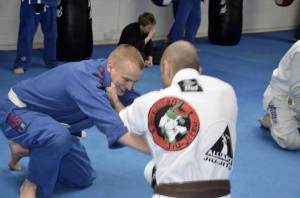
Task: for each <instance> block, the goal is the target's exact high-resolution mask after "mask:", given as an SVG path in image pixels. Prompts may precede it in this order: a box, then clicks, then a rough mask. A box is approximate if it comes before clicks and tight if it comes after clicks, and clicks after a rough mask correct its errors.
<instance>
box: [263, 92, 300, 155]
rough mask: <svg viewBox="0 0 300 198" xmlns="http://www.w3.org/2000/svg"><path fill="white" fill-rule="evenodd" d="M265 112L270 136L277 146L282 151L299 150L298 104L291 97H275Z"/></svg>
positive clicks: (299, 114)
mask: <svg viewBox="0 0 300 198" xmlns="http://www.w3.org/2000/svg"><path fill="white" fill-rule="evenodd" d="M267 111H268V113H269V114H270V118H271V124H272V127H271V135H272V137H273V139H274V140H275V141H276V142H277V144H278V145H279V146H280V147H282V148H284V149H289V150H296V149H299V148H300V134H299V131H298V125H299V118H300V104H296V103H295V101H294V99H293V98H291V97H286V96H284V97H280V96H279V97H278V96H276V97H275V98H273V99H272V100H271V102H270V103H269V106H268V109H267Z"/></svg>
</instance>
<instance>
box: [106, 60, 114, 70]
mask: <svg viewBox="0 0 300 198" xmlns="http://www.w3.org/2000/svg"><path fill="white" fill-rule="evenodd" d="M113 65H114V64H113V62H112V61H111V60H109V61H108V62H107V70H108V71H109V72H111V70H112V68H113Z"/></svg>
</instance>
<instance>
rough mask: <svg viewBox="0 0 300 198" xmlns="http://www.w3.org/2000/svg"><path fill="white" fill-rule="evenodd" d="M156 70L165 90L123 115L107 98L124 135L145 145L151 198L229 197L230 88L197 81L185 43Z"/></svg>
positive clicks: (192, 52)
mask: <svg viewBox="0 0 300 198" xmlns="http://www.w3.org/2000/svg"><path fill="white" fill-rule="evenodd" d="M160 65H161V76H162V81H163V83H164V85H165V87H166V88H165V89H161V90H159V91H153V92H150V93H148V94H145V95H142V96H140V97H138V98H137V99H135V101H134V102H133V103H132V104H131V105H129V106H127V107H126V108H125V109H123V107H122V106H121V104H120V102H118V97H117V94H116V92H115V93H114V92H113V91H110V92H109V93H108V94H109V96H110V98H111V101H112V104H113V106H114V107H117V108H116V109H117V111H119V112H120V113H119V115H120V117H121V119H122V120H123V122H124V124H125V126H127V127H128V129H129V132H130V133H133V134H136V135H141V136H144V137H145V138H146V139H147V141H148V144H149V147H150V148H151V151H152V154H153V158H154V159H153V161H152V162H153V163H152V162H150V163H149V165H148V166H147V167H146V169H145V176H146V178H147V180H148V181H150V183H152V184H153V186H154V193H155V195H154V196H153V197H155V198H158V197H160V198H162V197H230V177H231V172H232V168H233V159H234V154H235V143H236V119H237V110H238V107H237V100H236V95H235V92H234V90H233V88H232V87H231V86H230V85H229V84H228V83H226V82H224V81H221V80H219V79H217V78H214V77H209V76H205V75H200V74H201V68H199V67H200V66H199V57H198V52H197V49H196V48H195V47H194V46H193V45H192V44H190V43H189V42H186V41H177V42H174V43H173V44H171V45H170V46H168V47H167V48H166V50H165V51H164V53H163V56H162V58H161V63H160ZM113 87H114V86H111V88H113ZM153 165H155V166H156V173H155V175H156V182H155V180H153V181H151V175H153V171H154V170H153Z"/></svg>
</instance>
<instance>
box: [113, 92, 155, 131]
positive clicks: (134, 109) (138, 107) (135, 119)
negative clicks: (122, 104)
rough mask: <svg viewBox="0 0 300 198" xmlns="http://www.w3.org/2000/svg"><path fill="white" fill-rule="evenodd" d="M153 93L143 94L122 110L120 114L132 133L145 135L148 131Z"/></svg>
mask: <svg viewBox="0 0 300 198" xmlns="http://www.w3.org/2000/svg"><path fill="white" fill-rule="evenodd" d="M152 98H155V97H153V95H152V94H145V95H142V96H140V97H138V98H136V99H135V100H134V102H133V103H132V104H131V105H129V106H127V107H126V108H125V109H123V110H122V111H120V113H119V116H120V118H121V119H122V121H123V122H124V124H125V126H126V127H127V128H128V130H129V132H130V133H134V134H136V135H145V134H146V132H147V131H148V112H149V110H150V108H151V105H152V102H150V101H149V100H151V99H152Z"/></svg>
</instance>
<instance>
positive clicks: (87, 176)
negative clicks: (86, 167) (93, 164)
mask: <svg viewBox="0 0 300 198" xmlns="http://www.w3.org/2000/svg"><path fill="white" fill-rule="evenodd" d="M74 174H76V173H74ZM95 179H96V174H95V172H94V171H90V172H84V174H83V173H80V174H79V175H77V176H76V177H73V179H72V180H71V181H62V182H63V183H64V184H65V185H66V186H69V187H72V188H85V187H88V186H90V185H92V183H93V181H94V180H95Z"/></svg>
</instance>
